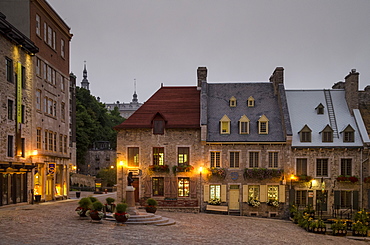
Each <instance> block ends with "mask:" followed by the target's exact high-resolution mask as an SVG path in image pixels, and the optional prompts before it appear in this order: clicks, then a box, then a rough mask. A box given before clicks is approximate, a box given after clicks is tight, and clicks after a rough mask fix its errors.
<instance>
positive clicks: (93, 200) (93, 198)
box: [89, 196, 98, 202]
mask: <svg viewBox="0 0 370 245" xmlns="http://www.w3.org/2000/svg"><path fill="white" fill-rule="evenodd" d="M89 198H90V200H91V202H96V201H97V200H98V199H97V198H96V197H93V196H89Z"/></svg>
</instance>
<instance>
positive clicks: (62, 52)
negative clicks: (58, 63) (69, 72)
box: [60, 39, 65, 58]
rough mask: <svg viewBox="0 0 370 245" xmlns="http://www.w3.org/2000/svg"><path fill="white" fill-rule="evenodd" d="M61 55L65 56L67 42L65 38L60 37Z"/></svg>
mask: <svg viewBox="0 0 370 245" xmlns="http://www.w3.org/2000/svg"><path fill="white" fill-rule="evenodd" d="M60 56H62V58H65V43H64V39H60Z"/></svg>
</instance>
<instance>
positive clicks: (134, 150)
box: [128, 147, 139, 167]
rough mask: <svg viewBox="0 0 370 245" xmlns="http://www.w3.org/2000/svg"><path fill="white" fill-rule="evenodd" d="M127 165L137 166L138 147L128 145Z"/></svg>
mask: <svg viewBox="0 0 370 245" xmlns="http://www.w3.org/2000/svg"><path fill="white" fill-rule="evenodd" d="M128 166H131V167H138V166H139V147H128Z"/></svg>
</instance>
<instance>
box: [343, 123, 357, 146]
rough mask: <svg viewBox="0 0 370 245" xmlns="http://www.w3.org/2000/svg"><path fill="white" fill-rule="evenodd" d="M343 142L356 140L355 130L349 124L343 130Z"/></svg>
mask: <svg viewBox="0 0 370 245" xmlns="http://www.w3.org/2000/svg"><path fill="white" fill-rule="evenodd" d="M341 133H342V134H343V142H355V130H354V129H353V128H352V127H351V125H348V126H347V127H346V128H345V129H344V130H343V131H342V132H341Z"/></svg>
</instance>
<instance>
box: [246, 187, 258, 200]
mask: <svg viewBox="0 0 370 245" xmlns="http://www.w3.org/2000/svg"><path fill="white" fill-rule="evenodd" d="M248 200H258V201H259V200H260V186H259V185H249V186H248Z"/></svg>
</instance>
